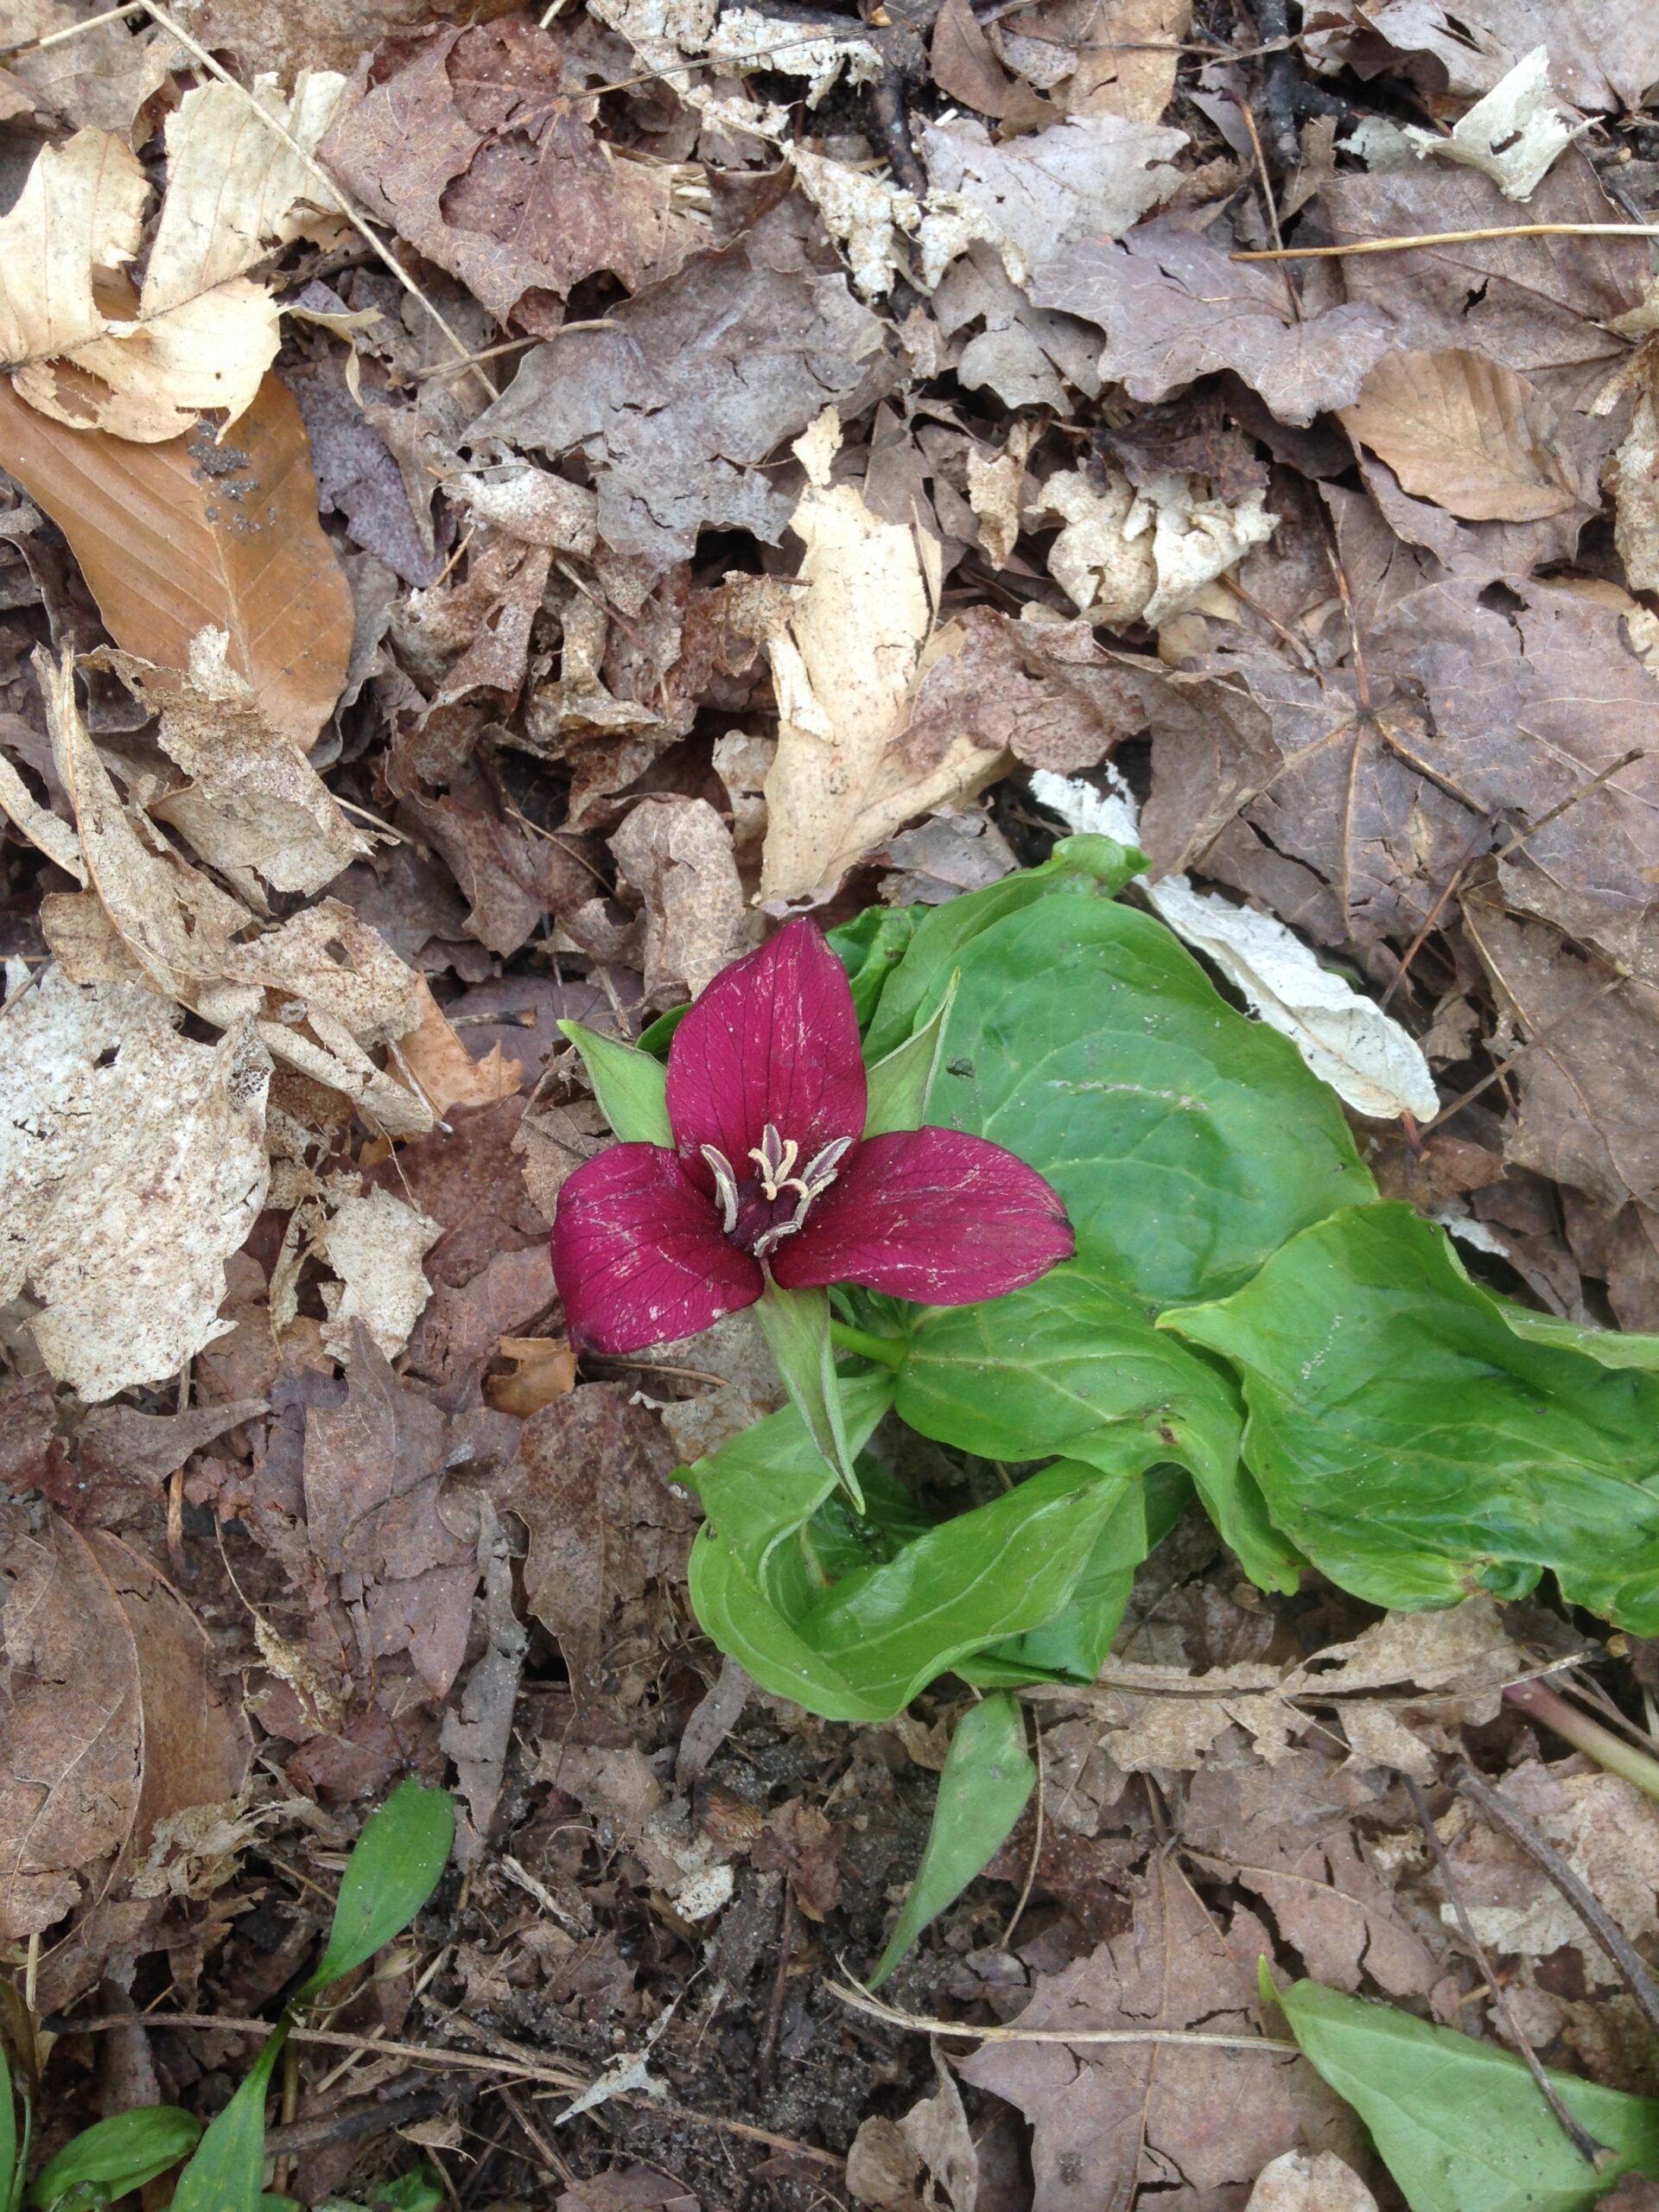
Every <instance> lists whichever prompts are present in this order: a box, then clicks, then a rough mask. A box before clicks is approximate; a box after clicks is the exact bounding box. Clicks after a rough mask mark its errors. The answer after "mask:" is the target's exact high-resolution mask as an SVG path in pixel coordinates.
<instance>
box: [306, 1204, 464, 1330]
mask: <svg viewBox="0 0 1659 2212" xmlns="http://www.w3.org/2000/svg"><path fill="white" fill-rule="evenodd" d="M442 1234H443V1231H442V1229H441V1228H440V1227H439V1225H438V1224H437V1223H436V1222H435V1221H431V1220H429V1218H428V1217H427V1216H426V1215H425V1214H423V1213H417V1212H416V1211H415V1209H414V1207H413V1206H411V1205H405V1204H404V1200H403V1199H402V1198H394V1197H393V1195H392V1193H391V1192H390V1191H371V1192H369V1194H368V1196H367V1197H366V1198H354V1197H353V1198H342V1199H341V1200H340V1203H339V1205H337V1206H336V1207H335V1209H334V1214H333V1217H331V1219H330V1220H329V1223H328V1225H327V1228H326V1229H325V1230H323V1232H322V1235H321V1238H320V1239H319V1240H318V1241H319V1243H320V1244H321V1249H322V1251H323V1253H324V1254H325V1255H326V1256H327V1262H328V1264H329V1266H330V1267H331V1268H333V1269H334V1273H335V1274H336V1275H338V1276H339V1278H340V1280H339V1281H338V1282H326V1283H324V1284H323V1286H322V1302H323V1304H324V1306H326V1307H327V1312H328V1319H327V1321H326V1322H325V1323H324V1325H323V1331H322V1341H323V1343H324V1344H325V1345H326V1346H327V1349H328V1350H329V1351H331V1352H333V1354H334V1357H335V1358H336V1359H345V1358H346V1357H349V1355H350V1352H351V1348H352V1324H353V1321H364V1322H366V1323H367V1325H368V1330H369V1334H370V1335H371V1336H372V1338H374V1341H375V1342H376V1344H378V1345H379V1347H380V1349H381V1351H383V1352H385V1356H386V1357H387V1358H388V1359H395V1358H396V1357H397V1354H398V1353H399V1352H400V1351H402V1350H403V1349H404V1345H405V1344H407V1343H408V1342H409V1338H410V1331H411V1330H412V1329H413V1328H414V1326H415V1324H416V1321H418V1320H419V1319H420V1318H421V1315H422V1313H423V1311H424V1310H425V1306H426V1301H427V1300H428V1299H429V1297H430V1296H431V1294H432V1287H431V1285H430V1284H429V1282H428V1281H427V1279H426V1276H425V1274H424V1273H423V1271H422V1268H421V1262H422V1259H423V1257H424V1256H425V1255H426V1254H427V1253H428V1252H429V1251H430V1250H431V1249H432V1247H433V1246H434V1245H435V1243H437V1241H438V1239H439V1237H440V1236H442Z"/></svg>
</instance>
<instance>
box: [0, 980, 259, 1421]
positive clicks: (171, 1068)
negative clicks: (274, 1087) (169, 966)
mask: <svg viewBox="0 0 1659 2212" xmlns="http://www.w3.org/2000/svg"><path fill="white" fill-rule="evenodd" d="M175 1018H176V1016H175V1010H174V1009H173V1008H172V1007H169V1006H168V1005H167V1004H166V1003H165V1002H164V1001H162V1000H161V999H158V998H156V996H154V995H152V994H151V993H149V992H148V991H144V990H142V989H140V988H137V987H136V986H133V985H130V984H122V983H108V984H99V985H92V986H78V985H76V984H73V983H71V982H67V980H66V979H64V978H63V977H62V976H59V975H56V974H48V976H45V977H44V978H43V980H42V981H41V983H40V984H39V985H38V986H37V987H36V988H35V990H33V991H31V992H30V993H29V995H28V997H27V998H25V999H23V1000H22V1001H20V1003H19V1004H18V1005H16V1007H13V1008H12V1010H11V1012H10V1014H8V1015H7V1017H6V1023H7V1028H6V1052H5V1054H4V1058H3V1062H0V1099H3V1107H0V1185H3V1186H4V1188H5V1190H6V1192H7V1194H8V1209H7V1220H6V1224H5V1228H4V1231H3V1242H0V1303H3V1302H4V1300H7V1299H10V1298H14V1297H16V1295H17V1294H18V1293H19V1291H21V1290H22V1289H23V1288H25V1287H29V1288H31V1289H32V1291H33V1294H34V1296H35V1298H36V1299H37V1300H40V1301H41V1310H40V1311H39V1312H37V1313H35V1316H34V1319H33V1324H32V1325H33V1329H34V1334H35V1342H36V1344H38V1346H39V1348H40V1352H41V1357H42V1358H43V1359H44V1360H45V1362H46V1363H47V1365H48V1367H49V1368H50V1369H51V1370H52V1372H53V1373H54V1375H56V1376H59V1377H60V1378H61V1379H62V1380H63V1381H65V1382H67V1383H71V1384H73V1388H74V1389H76V1390H77V1391H78V1392H79V1395H80V1396H81V1397H83V1398H85V1399H86V1400H88V1401H95V1400H99V1399H103V1398H110V1397H113V1396H114V1395H115V1394H116V1392H117V1391H118V1390H124V1389H130V1388H131V1387H132V1386H133V1385H135V1384H137V1383H162V1382H165V1381H167V1380H168V1378H169V1377H170V1376H175V1375H176V1374H177V1373H178V1371H179V1370H180V1368H181V1366H182V1365H183V1364H184V1363H185V1361H186V1360H187V1359H188V1358H189V1357H191V1355H192V1354H193V1353H194V1352H196V1351H200V1348H201V1346H202V1345H203V1344H208V1343H211V1342H212V1340H213V1338H215V1337H219V1336H222V1335H224V1334H225V1332H226V1330H227V1329H229V1328H230V1326H231V1324H230V1323H229V1322H227V1321H221V1320H219V1318H218V1315H219V1306H220V1303H221V1302H222V1300H223V1299H224V1296H225V1262H226V1258H227V1257H228V1256H229V1255H230V1254H231V1253H232V1252H234V1251H235V1250H236V1249H238V1246H239V1245H241V1244H242V1243H244V1242H245V1239H246V1237H247V1235H248V1232H249V1230H251V1228H252V1226H253V1224H254V1221H255V1219H256V1217H257V1215H258V1212H259V1209H260V1206H261V1205H263V1203H264V1193H265V1187H266V1184H267V1181H268V1179H269V1174H270V1169H269V1164H268V1162H267V1159H266V1154H265V1144H264V1105H265V1091H266V1087H267V1085H268V1084H269V1081H270V1061H269V1059H268V1058H267V1057H266V1055H265V1053H264V1050H263V1048H262V1047H261V1046H259V1045H258V1043H257V1041H256V1040H255V1039H253V1038H252V1036H251V1034H250V1033H249V1031H248V1030H247V1029H246V1027H241V1028H238V1029H233V1030H232V1031H230V1032H228V1033H226V1035H225V1036H224V1037H223V1038H221V1039H220V1040H219V1044H218V1045H217V1046H207V1045H198V1044H194V1043H193V1042H191V1041H190V1040H189V1039H186V1038H183V1037H181V1036H179V1035H177V1034H176V1033H175V1030H174V1027H173V1022H174V1020H175Z"/></svg>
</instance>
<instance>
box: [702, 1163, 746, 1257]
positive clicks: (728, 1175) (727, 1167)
mask: <svg viewBox="0 0 1659 2212" xmlns="http://www.w3.org/2000/svg"><path fill="white" fill-rule="evenodd" d="M702 1156H703V1158H704V1159H705V1160H707V1161H708V1163H709V1166H710V1168H711V1169H712V1170H713V1172H714V1178H715V1190H716V1191H718V1192H719V1193H720V1211H721V1224H720V1225H721V1229H722V1230H724V1232H725V1233H726V1235H727V1236H730V1235H731V1233H732V1231H733V1230H734V1229H735V1228H736V1227H737V1178H736V1176H735V1175H734V1174H733V1173H732V1168H731V1162H730V1161H729V1160H728V1159H727V1157H726V1155H725V1154H724V1153H723V1152H716V1151H715V1147H714V1146H713V1145H711V1144H706V1145H704V1146H703V1147H702Z"/></svg>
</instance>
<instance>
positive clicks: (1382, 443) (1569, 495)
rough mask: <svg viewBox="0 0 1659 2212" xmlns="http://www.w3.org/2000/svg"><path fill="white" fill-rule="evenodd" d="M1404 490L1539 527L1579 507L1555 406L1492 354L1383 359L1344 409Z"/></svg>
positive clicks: (1473, 518)
mask: <svg viewBox="0 0 1659 2212" xmlns="http://www.w3.org/2000/svg"><path fill="white" fill-rule="evenodd" d="M1341 415H1342V419H1343V422H1344V423H1345V424H1346V426H1347V428H1348V429H1349V431H1350V432H1351V435H1353V436H1354V437H1355V438H1356V439H1357V441H1358V442H1360V443H1361V444H1362V445H1367V446H1369V447H1370V449H1371V451H1372V452H1373V453H1375V454H1378V455H1379V456H1380V457H1381V458H1382V459H1383V461H1387V463H1388V464H1389V467H1390V468H1391V469H1393V471H1394V473H1395V475H1396V476H1397V477H1398V478H1399V480H1400V482H1401V484H1402V486H1404V488H1405V489H1406V491H1408V492H1410V493H1416V494H1417V495H1418V496H1419V497H1420V498H1421V499H1432V500H1433V502H1434V504H1435V505H1436V506H1440V507H1444V508H1446V510H1447V512H1449V513H1452V514H1454V515H1461V516H1463V517H1464V518H1465V520H1466V521H1469V522H1540V521H1542V520H1543V519H1544V518H1547V517H1548V516H1550V515H1559V514H1563V513H1565V512H1566V511H1567V509H1568V508H1569V507H1571V506H1573V505H1575V504H1576V499H1575V495H1574V493H1573V488H1572V486H1571V485H1570V484H1568V483H1567V481H1566V480H1565V472H1564V470H1563V468H1562V466H1561V461H1560V455H1559V454H1557V453H1556V451H1555V449H1554V446H1553V444H1552V443H1551V433H1552V432H1553V431H1554V427H1555V410H1554V408H1552V407H1549V406H1547V405H1546V404H1544V402H1543V400H1542V399H1541V397H1540V395H1539V394H1538V392H1537V391H1535V389H1534V388H1533V386H1532V385H1529V383H1528V382H1527V379H1526V378H1524V377H1522V376H1518V375H1517V374H1516V372H1515V371H1514V370H1513V369H1506V368H1505V367H1503V365H1502V363H1501V362H1497V361H1491V360H1489V359H1487V357H1486V356H1485V354H1484V353H1470V352H1468V351H1467V350H1466V349H1465V348H1463V347H1459V348H1457V349H1456V350H1455V351H1453V352H1452V353H1385V354H1384V355H1383V359H1381V360H1380V361H1379V362H1378V363H1377V364H1376V367H1375V368H1374V369H1373V370H1372V371H1371V372H1370V375H1369V376H1368V377H1367V378H1366V379H1365V382H1364V384H1363V386H1362V387H1361V390H1360V395H1359V397H1358V399H1357V401H1356V402H1355V404H1354V405H1353V406H1351V407H1344V408H1343V409H1342V410H1341Z"/></svg>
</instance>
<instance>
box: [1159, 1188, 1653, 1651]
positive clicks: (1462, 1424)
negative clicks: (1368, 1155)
mask: <svg viewBox="0 0 1659 2212" xmlns="http://www.w3.org/2000/svg"><path fill="white" fill-rule="evenodd" d="M1518 1312H1519V1309H1518V1308H1516V1307H1513V1306H1509V1305H1507V1304H1506V1303H1505V1302H1504V1301H1503V1300H1501V1299H1497V1298H1495V1297H1493V1296H1492V1295H1491V1293H1490V1292H1487V1291H1484V1290H1482V1289H1480V1288H1479V1287H1478V1286H1477V1285H1476V1284H1474V1283H1472V1282H1471V1281H1470V1280H1469V1277H1468V1276H1467V1275H1466V1274H1465V1272H1464V1270H1463V1268H1462V1267H1461V1266H1460V1265H1459V1262H1458V1260H1457V1257H1456V1255H1455V1254H1454V1253H1453V1252H1452V1249H1451V1247H1450V1245H1449V1243H1447V1240H1446V1236H1445V1234H1444V1232H1443V1231H1442V1230H1439V1229H1437V1228H1435V1227H1434V1226H1433V1224H1430V1223H1428V1222H1426V1221H1423V1220H1421V1219H1420V1218H1419V1217H1418V1216H1417V1215H1416V1214H1414V1212H1413V1211H1412V1210H1411V1209H1410V1207H1409V1206H1406V1205H1374V1206H1364V1207H1356V1208H1354V1209H1352V1210H1351V1211H1347V1212H1344V1213H1341V1214H1338V1215H1337V1216H1336V1217H1334V1218H1333V1219H1332V1220H1330V1221H1325V1222H1321V1223H1320V1224H1319V1225H1318V1226H1317V1227H1315V1228H1313V1229H1310V1230H1306V1231H1305V1232H1304V1233H1303V1234H1302V1235H1301V1236H1298V1237H1295V1238H1294V1239H1293V1240H1292V1242H1291V1243H1288V1244H1287V1245H1286V1246H1285V1247H1284V1249H1282V1250H1281V1251H1280V1252H1278V1253H1277V1254H1275V1255H1274V1257H1273V1258H1272V1259H1271V1260H1270V1261H1269V1262H1268V1264H1267V1266H1266V1267H1264V1268H1262V1272H1261V1273H1260V1274H1258V1275H1257V1276H1256V1278H1255V1281H1253V1282H1251V1283H1249V1284H1248V1285H1247V1286H1246V1287H1245V1288H1244V1289H1243V1290H1241V1291H1238V1292H1236V1293H1235V1294H1234V1295H1233V1296H1232V1297H1231V1298H1229V1299H1226V1300H1222V1301H1221V1302H1219V1303H1217V1304H1215V1305H1210V1306H1188V1307H1185V1308H1183V1309H1181V1310H1180V1311H1179V1312H1175V1313H1166V1314H1165V1315H1164V1317H1163V1322H1162V1326H1163V1327H1164V1328H1166V1329H1168V1330H1173V1331H1179V1333H1180V1334H1181V1335H1182V1336H1183V1337H1184V1338H1186V1339H1187V1340H1188V1341H1189V1342H1191V1343H1196V1344H1204V1345H1206V1346H1208V1347H1209V1348H1210V1349H1211V1351H1216V1352H1219V1353H1221V1354H1223V1355H1224V1356H1225V1357H1227V1358H1228V1359H1230V1361H1231V1362H1232V1363H1234V1364H1235V1366H1236V1368H1237V1369H1238V1370H1239V1371H1240V1373H1241V1375H1242V1376H1243V1386H1244V1396H1245V1402H1246V1403H1247V1405H1248V1406H1249V1429H1248V1431H1247V1433H1246V1439H1245V1452H1246V1456H1247V1457H1248V1459H1249V1463H1250V1465H1251V1467H1252V1468H1253V1469H1254V1471H1255V1476H1256V1479H1257V1480H1258V1481H1259V1482H1260V1484H1261V1485H1262V1491H1263V1494H1264V1495H1265V1497H1266V1498H1267V1502H1268V1510H1269V1511H1270V1512H1271V1513H1272V1515H1273V1517H1274V1521H1275V1522H1277V1524H1278V1525H1279V1527H1280V1528H1281V1529H1283V1530H1284V1532H1285V1533H1286V1535H1287V1536H1288V1537H1289V1538H1290V1539H1291V1541H1293V1542H1294V1543H1295V1544H1297V1545H1298V1546H1299V1547H1300V1548H1301V1550H1302V1551H1303V1552H1305V1553H1306V1555H1307V1557H1308V1558H1309V1559H1311V1560H1313V1563H1314V1565H1315V1566H1316V1567H1319V1568H1321V1569H1322V1570H1323V1572H1324V1573H1326V1574H1328V1575H1330V1577H1331V1578H1332V1580H1333V1581H1335V1582H1338V1583H1340V1584H1341V1585H1342V1586H1343V1587H1344V1589H1347V1590H1351V1591H1353V1592H1356V1593H1357V1595H1358V1596H1360V1597H1362V1598H1366V1599H1370V1601H1371V1602H1372V1603H1373V1604H1375V1605H1389V1606H1393V1607H1395V1608H1396V1609H1398V1610H1401V1611H1412V1610H1414V1609H1415V1608H1417V1607H1421V1606H1425V1605H1455V1604H1456V1603H1457V1602H1458V1600H1459V1599H1462V1598H1465V1597H1467V1596H1468V1594H1469V1592H1471V1590H1473V1589H1477V1588H1480V1587H1484V1588H1486V1589H1489V1590H1491V1591H1493V1592H1495V1593H1496V1594H1497V1595H1498V1596H1499V1597H1503V1598H1518V1597H1521V1596H1522V1595H1524V1593H1525V1592H1527V1591H1529V1590H1530V1589H1532V1588H1533V1587H1534V1586H1535V1584H1536V1582H1537V1580H1538V1578H1539V1576H1540V1574H1541V1573H1543V1572H1544V1571H1545V1570H1547V1569H1548V1570H1553V1571H1554V1573H1555V1574H1556V1575H1557V1577H1558V1578H1559V1580H1560V1585H1561V1591H1562V1594H1563V1596H1564V1597H1565V1598H1566V1599H1567V1602H1568V1603H1569V1604H1572V1605H1587V1606H1589V1607H1590V1608H1591V1609H1592V1611H1595V1612H1597V1613H1599V1614H1600V1615H1602V1617H1603V1618H1605V1619H1608V1620H1611V1621H1614V1622H1616V1623H1618V1624H1619V1625H1620V1626H1621V1627H1624V1628H1628V1629H1632V1630H1635V1631H1636V1632H1637V1634H1638V1635H1643V1636H1651V1635H1653V1634H1655V1633H1656V1632H1659V1447H1656V1442H1655V1440H1656V1438H1659V1376H1656V1375H1654V1374H1651V1373H1649V1372H1648V1371H1646V1370H1644V1369H1643V1367H1640V1366H1629V1367H1612V1366H1608V1365H1606V1364H1605V1363H1603V1361H1602V1360H1601V1359H1599V1358H1597V1357H1593V1356H1592V1354H1590V1353H1588V1352H1586V1351H1582V1350H1580V1349H1579V1348H1578V1347H1577V1346H1576V1345H1575V1344H1570V1343H1564V1342H1561V1341H1560V1340H1559V1339H1558V1340H1557V1341H1554V1342H1552V1341H1549V1340H1548V1334H1547V1332H1537V1331H1535V1330H1533V1329H1531V1328H1530V1327H1528V1326H1525V1325H1523V1326H1521V1327H1516V1325H1514V1324H1513V1322H1512V1320H1511V1316H1512V1315H1515V1314H1516V1313H1518ZM1638 1342H1639V1340H1638Z"/></svg>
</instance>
